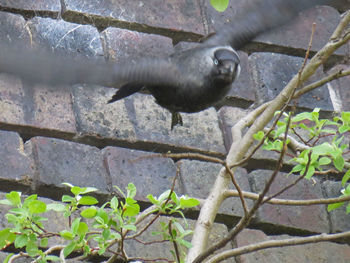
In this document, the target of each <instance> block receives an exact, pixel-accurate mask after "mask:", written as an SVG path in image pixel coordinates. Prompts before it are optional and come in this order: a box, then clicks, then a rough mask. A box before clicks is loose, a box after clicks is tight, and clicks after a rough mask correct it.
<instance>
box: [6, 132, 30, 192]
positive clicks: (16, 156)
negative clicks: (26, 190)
mask: <svg viewBox="0 0 350 263" xmlns="http://www.w3.org/2000/svg"><path fill="white" fill-rule="evenodd" d="M0 145H1V148H0V160H1V161H0V174H1V176H0V181H1V183H0V185H1V186H0V189H1V190H3V191H7V190H9V189H11V188H20V186H19V185H18V184H24V185H27V186H28V185H30V179H31V178H32V177H33V175H34V167H33V160H32V159H31V158H30V157H29V156H28V154H26V153H25V151H24V145H23V141H22V138H21V137H20V136H19V135H18V134H17V133H15V132H10V131H0Z"/></svg>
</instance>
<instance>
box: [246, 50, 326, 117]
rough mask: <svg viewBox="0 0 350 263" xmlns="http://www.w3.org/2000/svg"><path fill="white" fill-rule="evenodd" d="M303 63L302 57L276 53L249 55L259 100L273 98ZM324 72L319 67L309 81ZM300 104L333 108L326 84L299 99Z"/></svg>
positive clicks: (251, 73) (317, 77)
mask: <svg viewBox="0 0 350 263" xmlns="http://www.w3.org/2000/svg"><path fill="white" fill-rule="evenodd" d="M302 63H303V59H302V58H298V57H292V56H287V55H282V54H274V53H254V54H252V55H251V56H249V68H250V70H251V72H250V75H251V76H253V81H254V85H255V87H256V89H257V94H258V95H259V96H258V97H259V100H262V101H268V100H271V99H273V98H274V97H275V96H276V95H277V94H278V93H279V92H280V91H281V90H282V89H283V88H284V87H285V86H286V84H287V83H288V82H289V80H290V79H292V77H294V75H296V74H297V73H298V71H299V69H300V67H301V65H302ZM322 76H323V74H322V72H321V70H320V69H319V70H318V71H317V72H316V74H315V75H314V76H312V77H311V78H310V80H309V81H308V82H307V83H309V82H311V81H315V80H318V79H319V78H320V77H322ZM297 102H298V105H299V106H301V107H305V108H309V109H310V108H311V109H313V108H315V107H319V108H321V109H323V110H330V111H331V110H333V105H332V103H331V100H330V98H329V92H328V90H327V88H326V87H325V86H323V87H320V88H318V89H315V90H313V91H311V92H309V93H307V94H305V95H303V96H302V97H301V98H299V99H298V101H297Z"/></svg>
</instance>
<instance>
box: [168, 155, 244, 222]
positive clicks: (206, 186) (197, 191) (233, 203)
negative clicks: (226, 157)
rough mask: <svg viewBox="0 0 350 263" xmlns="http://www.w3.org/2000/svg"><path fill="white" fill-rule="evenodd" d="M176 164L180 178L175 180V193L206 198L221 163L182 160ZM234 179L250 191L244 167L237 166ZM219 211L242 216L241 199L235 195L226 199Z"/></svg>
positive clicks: (242, 187)
mask: <svg viewBox="0 0 350 263" xmlns="http://www.w3.org/2000/svg"><path fill="white" fill-rule="evenodd" d="M177 164H178V165H179V167H180V178H178V180H177V182H176V183H177V185H176V188H175V189H176V193H178V194H186V195H188V196H192V197H196V198H203V199H205V198H207V197H208V195H209V193H210V191H211V188H212V187H213V185H214V183H215V180H216V178H217V175H218V173H219V171H220V169H221V168H222V165H220V164H215V163H206V162H200V161H189V160H182V161H179V162H178V163H177ZM235 179H236V181H237V182H238V184H239V186H240V187H241V189H242V190H244V191H250V187H249V183H248V177H247V172H246V171H245V170H244V169H241V168H238V169H237V170H236V171H235ZM232 188H234V186H232ZM249 203H250V202H249V201H248V204H249ZM219 213H222V214H225V215H228V216H242V215H243V209H242V204H241V201H240V200H239V198H236V197H235V198H233V197H232V198H228V199H226V200H225V201H224V202H223V203H222V206H221V208H220V210H219Z"/></svg>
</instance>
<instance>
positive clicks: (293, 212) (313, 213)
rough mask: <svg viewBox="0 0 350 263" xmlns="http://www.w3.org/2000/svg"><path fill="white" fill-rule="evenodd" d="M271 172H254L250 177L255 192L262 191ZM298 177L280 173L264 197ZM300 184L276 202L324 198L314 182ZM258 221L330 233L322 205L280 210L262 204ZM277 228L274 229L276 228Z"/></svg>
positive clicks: (280, 206) (285, 207)
mask: <svg viewBox="0 0 350 263" xmlns="http://www.w3.org/2000/svg"><path fill="white" fill-rule="evenodd" d="M271 174H272V171H267V170H256V171H253V172H251V173H250V174H249V179H250V180H251V181H252V187H253V191H254V192H257V193H258V192H260V191H262V189H263V188H264V187H265V184H266V182H267V180H268V179H269V178H270V175H271ZM296 178H297V176H294V175H289V176H288V177H287V176H286V174H284V173H279V174H278V175H277V177H276V178H275V181H274V182H273V183H272V185H271V187H270V190H269V192H268V194H267V196H269V195H271V194H274V193H277V192H278V191H280V190H281V189H283V188H284V187H286V186H287V185H289V184H290V183H292V182H294V181H295V180H296ZM315 181H316V183H315V184H314V183H313V182H312V181H311V180H306V179H304V180H302V181H300V182H299V183H298V184H297V185H295V186H294V187H292V188H290V189H288V190H287V191H285V192H284V193H282V194H281V195H279V196H278V197H276V198H282V199H294V200H308V199H318V198H323V194H322V189H321V183H320V182H319V181H318V180H316V179H315ZM257 216H258V219H259V220H260V221H261V222H268V223H272V224H277V225H280V226H287V227H293V228H296V229H301V230H306V231H311V232H322V233H324V232H326V233H328V232H329V231H330V229H329V222H328V217H327V213H326V208H325V206H323V205H317V206H316V205H314V206H282V205H271V204H264V205H263V206H262V207H261V208H260V209H259V211H258V214H257ZM276 227H277V226H276Z"/></svg>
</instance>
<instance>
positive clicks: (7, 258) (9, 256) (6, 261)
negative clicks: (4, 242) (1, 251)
mask: <svg viewBox="0 0 350 263" xmlns="http://www.w3.org/2000/svg"><path fill="white" fill-rule="evenodd" d="M13 255H14V253H11V254H8V255H7V257H6V258H5V259H4V262H3V263H8V262H9V260H10V258H11V257H12V256H13Z"/></svg>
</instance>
